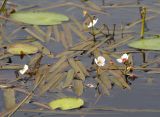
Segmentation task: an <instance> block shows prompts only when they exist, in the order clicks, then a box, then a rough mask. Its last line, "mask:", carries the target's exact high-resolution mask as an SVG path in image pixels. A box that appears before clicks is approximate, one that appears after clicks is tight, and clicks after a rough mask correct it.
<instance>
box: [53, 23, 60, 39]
mask: <svg viewBox="0 0 160 117" xmlns="http://www.w3.org/2000/svg"><path fill="white" fill-rule="evenodd" d="M53 33H54V38H55V39H56V41H57V42H59V41H60V33H59V29H58V26H57V25H54V26H53Z"/></svg>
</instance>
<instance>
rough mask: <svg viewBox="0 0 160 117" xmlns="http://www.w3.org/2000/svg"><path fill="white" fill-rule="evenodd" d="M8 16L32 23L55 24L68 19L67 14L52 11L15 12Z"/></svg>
mask: <svg viewBox="0 0 160 117" xmlns="http://www.w3.org/2000/svg"><path fill="white" fill-rule="evenodd" d="M10 18H11V19H13V20H15V21H19V22H22V23H27V24H33V25H56V24H61V23H62V22H63V21H68V20H69V18H68V17H67V16H65V15H63V14H58V13H53V12H16V13H13V14H11V16H10Z"/></svg>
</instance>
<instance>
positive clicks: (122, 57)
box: [117, 54, 129, 63]
mask: <svg viewBox="0 0 160 117" xmlns="http://www.w3.org/2000/svg"><path fill="white" fill-rule="evenodd" d="M128 57H129V56H128V54H123V55H122V56H121V58H119V59H117V61H118V62H119V63H125V62H126V61H128Z"/></svg>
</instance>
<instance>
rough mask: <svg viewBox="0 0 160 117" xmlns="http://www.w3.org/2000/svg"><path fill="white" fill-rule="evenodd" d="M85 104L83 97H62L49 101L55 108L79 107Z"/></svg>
mask: <svg viewBox="0 0 160 117" xmlns="http://www.w3.org/2000/svg"><path fill="white" fill-rule="evenodd" d="M83 105H84V101H83V99H81V98H61V99H57V100H53V101H51V102H50V103H49V106H50V107H51V108H52V109H53V110H54V109H57V108H60V109H61V110H70V109H75V108H79V107H81V106H83Z"/></svg>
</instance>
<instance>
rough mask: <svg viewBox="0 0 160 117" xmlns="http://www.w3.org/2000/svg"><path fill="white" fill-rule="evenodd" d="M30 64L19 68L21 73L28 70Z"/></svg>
mask: <svg viewBox="0 0 160 117" xmlns="http://www.w3.org/2000/svg"><path fill="white" fill-rule="evenodd" d="M28 68H29V67H28V65H26V64H25V65H24V67H23V69H21V70H19V73H21V74H22V75H23V74H24V73H25V72H26V71H27V70H28Z"/></svg>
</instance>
